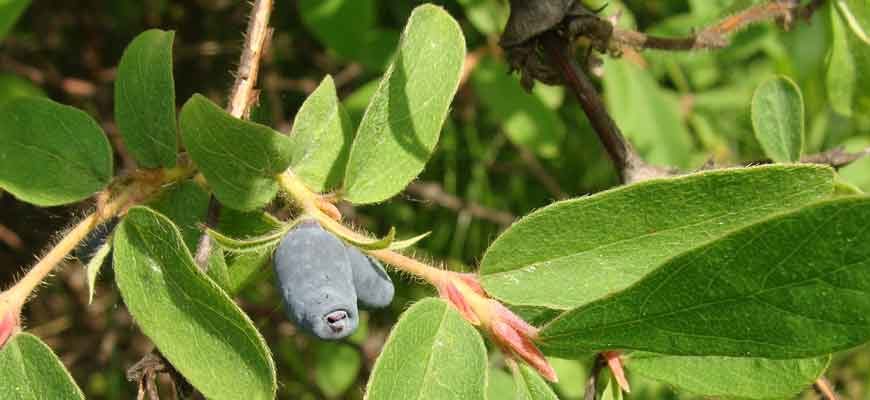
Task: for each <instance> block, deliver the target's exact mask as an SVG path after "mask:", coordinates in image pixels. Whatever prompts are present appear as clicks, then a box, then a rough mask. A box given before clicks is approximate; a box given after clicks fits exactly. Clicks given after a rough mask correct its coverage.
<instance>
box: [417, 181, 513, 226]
mask: <svg viewBox="0 0 870 400" xmlns="http://www.w3.org/2000/svg"><path fill="white" fill-rule="evenodd" d="M405 190H406V191H407V192H408V193H411V194H413V195H415V196H419V197H422V198H423V199H425V200H428V201H431V202H433V203H435V204H437V205H439V206H441V207H444V208H448V209H450V210H453V211H456V212H459V213H462V212H467V213H468V214H470V215H471V216H473V217H475V218H479V219H482V220H486V221H490V222H494V223H496V224H499V225H501V226H508V225H510V224H512V223H513V222H514V220H515V219H516V216H514V215H513V214H511V213H509V212H505V211H500V210H494V209H492V208H487V207H484V206H482V205H480V204H477V203H473V202H467V201H464V200H462V199H461V198H459V197H457V196H454V195H452V194H450V193H447V192H445V191H444V188H442V187H441V185H439V184H437V183H434V182H414V183H412V184H410V185H408V187H407V188H406V189H405Z"/></svg>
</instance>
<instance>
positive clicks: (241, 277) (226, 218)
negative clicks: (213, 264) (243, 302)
mask: <svg viewBox="0 0 870 400" xmlns="http://www.w3.org/2000/svg"><path fill="white" fill-rule="evenodd" d="M284 225H285V224H284V223H283V222H281V221H278V220H277V219H275V218H274V217H272V216H271V215H269V214H266V213H264V212H262V211H249V212H242V211H237V210H233V209H231V208H224V209H223V210H221V215H220V219H219V221H218V229H219V230H220V231H221V232H223V233H224V234H227V235H232V236H233V237H237V238H256V237H259V236H263V235H267V234H269V233H270V232H273V231H275V230H277V229H281V228H282V227H284ZM272 250H273V249H272V248H270V247H264V248H261V249H260V250H259V251H257V252H249V253H228V254H226V262H227V273H228V274H229V282H228V286H227V287H226V288H225V289H226V290H227V292H228V293H230V294H236V293H239V292H240V291H241V290H243V289H245V288H246V287H248V286H249V285H251V284H253V283H254V282H257V281H259V280H262V279H266V278H267V277H268V276H269V275H270V274H271V273H272V268H269V265H268V263H269V261H270V260H271V258H272Z"/></svg>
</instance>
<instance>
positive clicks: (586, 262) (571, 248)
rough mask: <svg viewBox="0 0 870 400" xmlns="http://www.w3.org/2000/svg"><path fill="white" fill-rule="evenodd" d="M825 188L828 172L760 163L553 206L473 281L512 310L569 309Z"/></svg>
mask: <svg viewBox="0 0 870 400" xmlns="http://www.w3.org/2000/svg"><path fill="white" fill-rule="evenodd" d="M832 191H833V172H832V171H831V170H830V169H828V168H824V167H817V166H765V167H758V168H749V169H733V170H721V171H709V172H702V173H698V174H693V175H688V176H684V177H679V178H672V179H660V180H654V181H647V182H642V183H639V184H635V185H631V186H625V187H621V188H617V189H614V190H609V191H606V192H603V193H599V194H596V195H593V196H589V197H584V198H580V199H574V200H568V201H563V202H558V203H555V204H553V205H550V206H548V207H545V208H543V209H541V210H538V211H536V212H534V213H532V214H529V215H528V216H526V217H524V218H523V219H521V220H520V221H519V222H517V223H515V224H514V225H513V226H511V227H510V228H509V229H508V230H506V231H505V232H504V233H503V234H502V235H501V236H500V237H499V238H498V239H496V241H495V242H494V243H493V244H492V246H490V248H489V249H488V250H487V252H486V254H485V255H484V257H483V261H482V262H481V267H480V273H481V276H482V282H483V285H484V287H485V288H486V290H487V293H489V294H491V295H493V296H495V297H497V298H499V299H501V300H503V301H505V302H507V303H510V304H512V305H518V306H532V307H544V308H547V309H553V310H569V309H571V308H574V307H577V306H580V305H582V304H585V303H588V302H590V301H593V300H597V299H599V298H601V297H603V296H606V295H608V294H610V293H613V292H615V291H619V290H622V289H624V288H626V287H628V286H629V285H631V284H632V283H634V282H636V281H637V280H639V279H640V278H642V277H643V276H644V275H645V274H647V273H648V272H650V271H652V270H653V269H654V268H656V267H657V266H659V265H661V263H663V262H664V261H665V260H666V259H668V258H670V257H671V256H674V255H676V254H679V253H681V252H684V251H686V250H687V249H689V248H692V247H695V246H698V245H700V244H702V243H704V242H706V241H708V240H710V239H712V238H715V237H718V236H721V235H723V234H725V233H726V232H729V231H731V230H734V229H736V228H739V227H741V226H745V225H747V224H750V223H752V222H755V221H758V220H759V219H761V218H763V217H765V216H767V215H770V214H771V213H775V212H780V211H784V210H789V209H793V208H797V207H800V206H802V205H805V204H807V203H809V202H812V201H815V200H819V199H822V198H824V197H827V196H829V195H830V194H831V193H832ZM524 308H526V307H524ZM529 311H530V310H525V312H526V313H528V312H529Z"/></svg>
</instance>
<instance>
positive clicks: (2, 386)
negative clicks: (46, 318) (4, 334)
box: [0, 333, 85, 400]
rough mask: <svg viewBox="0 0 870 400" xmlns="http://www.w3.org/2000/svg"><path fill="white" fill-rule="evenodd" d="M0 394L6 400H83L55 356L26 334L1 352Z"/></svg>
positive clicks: (34, 337) (37, 339) (13, 338)
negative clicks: (0, 376) (0, 377)
mask: <svg viewBox="0 0 870 400" xmlns="http://www.w3.org/2000/svg"><path fill="white" fill-rule="evenodd" d="M0 371H3V372H2V379H0V393H3V398H4V399H6V400H44V399H57V400H72V399H77V400H78V399H84V398H85V396H84V394H82V391H81V389H79V387H78V386H76V383H75V381H73V378H72V377H71V376H70V374H69V372H68V371H67V370H66V368H65V367H64V366H63V364H62V363H61V362H60V360H59V359H58V358H57V356H56V355H54V352H53V351H51V349H50V348H49V347H48V346H47V345H46V344H45V343H43V342H42V340H39V338H38V337H36V336H33V335H31V334H29V333H19V334H17V335H15V336H13V337H12V338H10V339H9V341H8V342H6V344H5V345H3V348H2V350H0Z"/></svg>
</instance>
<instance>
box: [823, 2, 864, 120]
mask: <svg viewBox="0 0 870 400" xmlns="http://www.w3.org/2000/svg"><path fill="white" fill-rule="evenodd" d="M831 7H832V8H833V7H834V5H833V4H832V5H831ZM831 35H832V36H833V37H832V41H833V43H832V44H831V53H830V57H829V58H828V69H827V74H826V83H827V89H828V99H829V101H830V104H831V107H832V108H833V109H834V110H835V111H836V112H838V113H840V114H842V115H846V116H851V115H852V114H853V113H859V114H860V113H864V112H866V111H867V110H868V109H870V93H868V92H870V77H868V76H867V74H864V73H861V71H866V70H867V69H868V68H870V46H868V45H867V44H866V43H863V42H861V41H859V40H858V39H857V38H856V37H855V36H854V35H851V34H849V32H848V29H847V27H846V23H845V22H844V21H843V20H842V19H841V18H840V17H839V16H838V15H837V13H836V12H834V11H833V10H832V12H831Z"/></svg>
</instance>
